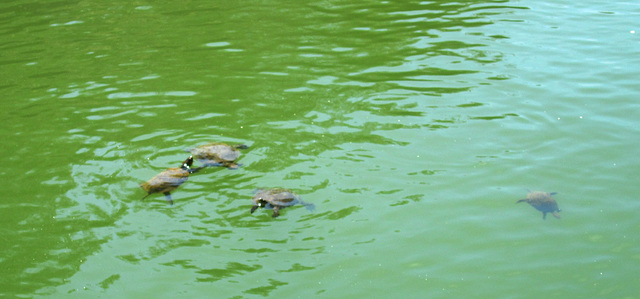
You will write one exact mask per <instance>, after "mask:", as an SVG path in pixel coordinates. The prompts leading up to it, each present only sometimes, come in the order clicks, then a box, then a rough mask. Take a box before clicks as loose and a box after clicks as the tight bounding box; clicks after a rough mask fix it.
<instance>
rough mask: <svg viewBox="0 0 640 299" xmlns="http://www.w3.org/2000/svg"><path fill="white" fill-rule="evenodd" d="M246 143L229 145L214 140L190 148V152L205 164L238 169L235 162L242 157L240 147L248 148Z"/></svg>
mask: <svg viewBox="0 0 640 299" xmlns="http://www.w3.org/2000/svg"><path fill="white" fill-rule="evenodd" d="M247 148H249V147H248V146H246V145H244V144H236V145H228V144H225V143H218V142H213V143H209V144H205V145H201V146H198V147H196V148H192V149H188V150H187V151H188V152H191V154H192V155H193V156H194V157H195V158H196V160H198V161H200V163H202V164H203V165H204V166H223V167H227V168H229V169H237V168H238V167H239V165H238V164H236V163H235V161H236V160H238V158H239V157H240V151H239V149H247Z"/></svg>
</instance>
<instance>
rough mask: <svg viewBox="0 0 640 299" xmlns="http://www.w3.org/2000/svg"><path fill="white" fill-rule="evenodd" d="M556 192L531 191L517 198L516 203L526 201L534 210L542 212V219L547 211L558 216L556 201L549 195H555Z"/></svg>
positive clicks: (558, 210)
mask: <svg viewBox="0 0 640 299" xmlns="http://www.w3.org/2000/svg"><path fill="white" fill-rule="evenodd" d="M555 194H556V192H552V193H547V192H543V191H532V192H529V194H527V197H526V198H523V199H521V200H518V201H517V202H516V203H521V202H526V203H528V204H530V205H531V206H532V207H534V208H536V210H538V211H540V212H542V219H546V218H547V213H551V215H553V216H554V217H556V218H560V214H558V212H560V209H558V203H557V202H556V200H555V199H553V197H551V195H555Z"/></svg>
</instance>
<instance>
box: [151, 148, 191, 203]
mask: <svg viewBox="0 0 640 299" xmlns="http://www.w3.org/2000/svg"><path fill="white" fill-rule="evenodd" d="M192 164H193V156H189V158H187V159H186V160H184V162H182V165H180V167H176V168H167V169H165V170H163V171H162V172H160V173H159V174H157V175H156V176H154V177H152V178H151V179H150V180H148V181H147V182H145V183H142V184H140V187H142V189H144V191H147V195H145V196H144V197H143V198H142V199H145V198H147V196H149V195H151V194H153V193H163V194H164V196H165V199H166V200H167V201H168V202H169V204H171V205H173V200H172V199H171V191H173V190H176V189H177V188H178V187H179V186H180V185H182V183H184V182H186V181H187V179H189V175H190V174H192V173H194V172H197V171H198V170H200V169H201V168H202V167H197V168H191V165H192Z"/></svg>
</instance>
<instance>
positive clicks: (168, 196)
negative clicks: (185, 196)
mask: <svg viewBox="0 0 640 299" xmlns="http://www.w3.org/2000/svg"><path fill="white" fill-rule="evenodd" d="M164 199H166V200H167V201H168V202H169V204H170V205H173V199H171V192H165V193H164Z"/></svg>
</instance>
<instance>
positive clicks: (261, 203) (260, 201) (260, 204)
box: [251, 198, 267, 214]
mask: <svg viewBox="0 0 640 299" xmlns="http://www.w3.org/2000/svg"><path fill="white" fill-rule="evenodd" d="M266 205H267V201H266V200H264V199H262V198H258V200H256V204H255V205H253V207H251V214H253V212H255V211H256V210H257V209H258V208H264V207H265V206H266Z"/></svg>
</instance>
